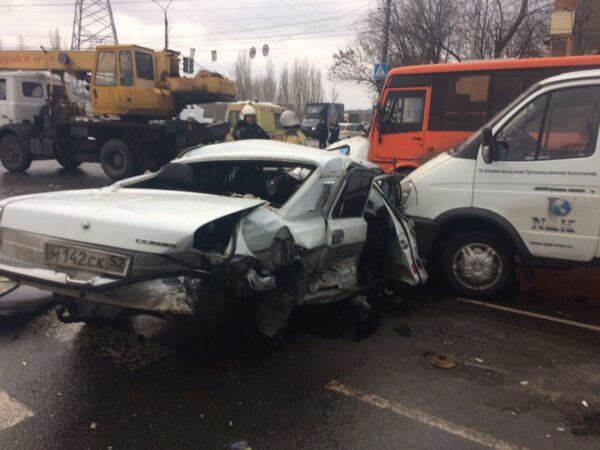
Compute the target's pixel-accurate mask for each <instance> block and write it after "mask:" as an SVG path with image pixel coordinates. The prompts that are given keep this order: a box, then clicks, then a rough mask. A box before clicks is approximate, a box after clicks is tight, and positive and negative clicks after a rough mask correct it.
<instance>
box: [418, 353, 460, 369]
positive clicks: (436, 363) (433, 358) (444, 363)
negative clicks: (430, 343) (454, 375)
mask: <svg viewBox="0 0 600 450" xmlns="http://www.w3.org/2000/svg"><path fill="white" fill-rule="evenodd" d="M425 357H426V358H427V361H429V364H431V365H432V366H433V367H437V368H439V369H452V368H453V367H454V366H456V361H455V359H454V355H453V354H452V353H437V352H428V353H425Z"/></svg>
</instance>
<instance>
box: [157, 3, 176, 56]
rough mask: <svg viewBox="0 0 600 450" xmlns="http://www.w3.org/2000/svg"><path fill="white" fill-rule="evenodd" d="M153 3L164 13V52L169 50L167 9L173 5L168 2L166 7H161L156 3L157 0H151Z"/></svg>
mask: <svg viewBox="0 0 600 450" xmlns="http://www.w3.org/2000/svg"><path fill="white" fill-rule="evenodd" d="M152 1H153V2H154V3H156V4H157V5H158V6H159V7H160V9H162V10H163V12H164V13H165V50H168V49H169V20H168V19H167V9H169V6H171V3H173V0H169V3H167V6H163V5H161V4H160V3H158V1H157V0H152Z"/></svg>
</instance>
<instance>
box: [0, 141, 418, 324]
mask: <svg viewBox="0 0 600 450" xmlns="http://www.w3.org/2000/svg"><path fill="white" fill-rule="evenodd" d="M385 183H387V185H386V184H385ZM394 183H396V184H397V180H388V179H385V180H383V181H382V180H381V171H380V170H379V169H377V168H376V167H375V166H373V165H371V164H370V163H366V162H360V161H357V160H354V159H352V158H350V157H347V156H344V155H340V154H337V153H336V154H332V153H330V152H322V151H318V150H312V149H300V148H298V147H297V146H293V145H288V144H285V143H276V142H265V141H241V142H233V143H225V144H217V145H213V146H207V147H203V148H202V149H197V150H193V151H191V152H188V153H186V154H185V155H183V156H182V157H180V158H179V159H176V160H174V161H172V162H171V163H169V164H168V165H167V166H165V167H164V168H163V169H161V170H160V171H159V172H157V173H155V174H147V175H143V176H139V177H135V178H132V179H129V180H124V181H121V182H119V183H116V184H115V185H113V186H110V187H107V188H104V189H90V190H80V191H69V192H54V193H50V194H38V195H29V196H22V197H15V198H11V199H7V200H5V201H3V202H1V203H0V207H1V208H2V215H1V217H0V273H1V274H3V275H5V276H7V277H9V278H10V279H12V280H14V281H17V282H20V283H23V284H29V285H31V286H35V287H39V288H43V289H47V290H50V291H52V292H55V293H57V294H60V295H63V296H66V297H69V298H73V299H76V301H75V303H76V305H77V309H78V311H79V314H82V315H83V316H94V315H103V316H107V315H110V314H113V313H115V314H119V313H121V312H129V313H140V312H145V313H152V314H159V315H160V314H184V315H192V314H198V313H201V312H202V310H203V309H206V308H208V309H210V308H212V307H214V305H212V304H211V302H213V301H218V300H213V299H215V298H217V297H215V295H214V293H215V292H217V291H220V292H223V293H228V294H227V295H230V296H232V297H235V298H238V297H239V298H240V299H242V298H243V297H247V296H254V297H256V298H257V302H258V309H257V320H256V323H257V326H258V328H259V329H261V331H263V332H265V333H266V334H270V335H271V334H273V333H275V332H276V331H277V329H278V328H280V327H281V326H282V325H283V323H281V322H282V321H285V320H286V318H287V316H288V315H289V313H290V312H291V310H292V309H293V307H294V306H295V305H298V304H303V303H317V302H329V301H335V300H339V299H342V298H348V297H352V296H354V295H356V294H358V293H361V292H364V291H366V290H368V289H372V288H373V287H374V286H376V285H381V284H382V283H385V280H386V279H396V280H400V281H403V282H405V283H407V284H410V285H418V284H422V283H424V282H425V281H426V279H427V275H426V273H425V271H424V269H423V267H422V265H421V262H420V260H419V257H418V253H417V249H416V240H415V238H414V233H413V231H412V228H411V226H410V223H409V222H408V221H407V220H406V219H405V218H404V217H403V216H402V214H401V213H400V212H399V210H398V209H397V208H396V207H395V205H394V202H393V199H391V200H390V198H388V197H389V195H388V194H386V192H385V189H382V186H383V187H385V188H386V189H387V190H390V189H392V190H393V189H396V187H395V186H396V185H395V184H394ZM240 302H243V300H240Z"/></svg>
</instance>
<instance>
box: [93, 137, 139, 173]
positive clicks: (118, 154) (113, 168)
mask: <svg viewBox="0 0 600 450" xmlns="http://www.w3.org/2000/svg"><path fill="white" fill-rule="evenodd" d="M100 164H101V165H102V170H103V171H104V173H105V174H106V176H108V177H109V178H111V179H113V180H121V179H123V178H127V177H130V176H132V175H133V174H134V173H135V172H136V164H135V159H134V157H133V153H132V152H131V150H130V149H129V147H127V144H125V142H123V141H122V140H120V139H111V140H109V141H106V142H105V143H104V145H103V146H102V148H101V149H100Z"/></svg>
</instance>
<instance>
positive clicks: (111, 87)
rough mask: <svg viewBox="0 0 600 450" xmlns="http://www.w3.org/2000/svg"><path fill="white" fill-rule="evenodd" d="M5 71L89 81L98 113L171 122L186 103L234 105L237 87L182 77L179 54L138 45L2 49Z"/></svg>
mask: <svg viewBox="0 0 600 450" xmlns="http://www.w3.org/2000/svg"><path fill="white" fill-rule="evenodd" d="M0 70H31V71H50V72H53V73H58V74H61V75H62V74H65V73H68V74H69V75H71V76H73V77H75V78H77V79H80V80H87V81H88V82H89V83H90V86H89V87H90V94H91V95H90V99H91V102H92V106H93V108H94V111H95V112H96V114H101V115H115V116H135V117H147V118H167V117H173V116H175V115H177V114H178V113H179V112H180V111H181V110H182V109H183V108H184V107H185V106H186V105H190V104H198V103H208V102H214V101H233V99H234V97H235V85H234V83H233V82H232V81H231V80H229V79H228V78H226V77H223V76H221V75H218V74H215V73H211V72H209V71H206V70H204V71H200V72H199V73H198V74H197V75H196V76H195V77H189V78H187V77H181V76H180V74H179V53H177V52H173V51H153V50H150V49H147V48H144V47H140V46H136V45H102V46H98V47H97V48H96V49H95V50H94V51H68V50H67V51H63V50H43V49H42V50H7V51H0Z"/></svg>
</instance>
